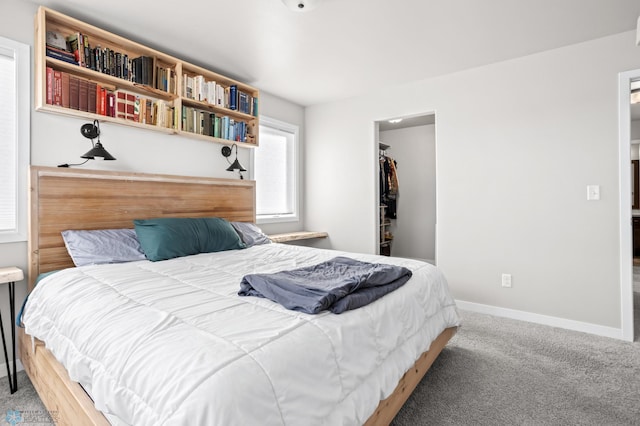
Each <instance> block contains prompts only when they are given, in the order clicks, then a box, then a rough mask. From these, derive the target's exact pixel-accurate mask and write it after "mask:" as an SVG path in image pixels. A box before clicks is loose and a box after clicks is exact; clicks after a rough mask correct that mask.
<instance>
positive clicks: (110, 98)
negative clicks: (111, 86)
mask: <svg viewBox="0 0 640 426" xmlns="http://www.w3.org/2000/svg"><path fill="white" fill-rule="evenodd" d="M107 115H108V116H109V117H115V116H116V95H115V94H114V93H113V92H107Z"/></svg>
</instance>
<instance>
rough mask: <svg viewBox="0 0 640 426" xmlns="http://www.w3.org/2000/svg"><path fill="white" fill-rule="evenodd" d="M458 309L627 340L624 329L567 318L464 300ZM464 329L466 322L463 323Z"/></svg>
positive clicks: (457, 302) (459, 301)
mask: <svg viewBox="0 0 640 426" xmlns="http://www.w3.org/2000/svg"><path fill="white" fill-rule="evenodd" d="M456 304H457V305H458V308H460V309H462V310H465V311H471V312H478V313H481V314H488V315H494V316H497V317H504V318H511V319H516V320H520V321H527V322H532V323H535V324H542V325H549V326H551V327H558V328H564V329H567V330H573V331H580V332H583V333H589V334H595V335H598V336H604V337H611V338H613V339H619V340H626V339H625V338H624V335H623V333H622V329H620V328H613V327H606V326H603V325H598V324H591V323H588V322H581V321H574V320H570V319H566V318H558V317H551V316H548V315H541V314H534V313H531V312H526V311H517V310H515V309H508V308H501V307H499V306H491V305H483V304H481V303H473V302H465V301H464V300H456ZM463 327H464V322H463Z"/></svg>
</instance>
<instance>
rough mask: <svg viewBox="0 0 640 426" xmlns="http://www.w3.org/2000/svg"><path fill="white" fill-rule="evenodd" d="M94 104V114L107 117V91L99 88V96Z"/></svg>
mask: <svg viewBox="0 0 640 426" xmlns="http://www.w3.org/2000/svg"><path fill="white" fill-rule="evenodd" d="M96 102H97V106H96V108H97V110H96V112H97V113H98V114H100V115H107V89H105V88H104V87H101V88H100V96H99V97H98V99H97V100H96Z"/></svg>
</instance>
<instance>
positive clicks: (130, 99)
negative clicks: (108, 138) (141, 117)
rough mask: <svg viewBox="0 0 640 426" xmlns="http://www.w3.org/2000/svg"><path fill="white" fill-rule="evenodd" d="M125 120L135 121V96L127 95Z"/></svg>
mask: <svg viewBox="0 0 640 426" xmlns="http://www.w3.org/2000/svg"><path fill="white" fill-rule="evenodd" d="M126 118H127V120H136V95H134V94H133V93H127V101H126Z"/></svg>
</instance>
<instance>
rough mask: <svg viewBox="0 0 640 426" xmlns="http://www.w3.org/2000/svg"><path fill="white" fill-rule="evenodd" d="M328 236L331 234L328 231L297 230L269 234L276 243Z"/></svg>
mask: <svg viewBox="0 0 640 426" xmlns="http://www.w3.org/2000/svg"><path fill="white" fill-rule="evenodd" d="M328 236H329V234H327V233H326V232H315V231H297V232H287V233H284V234H273V235H269V239H270V240H271V241H273V242H274V243H285V242H288V241H298V240H310V239H313V238H327V237H328Z"/></svg>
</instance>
